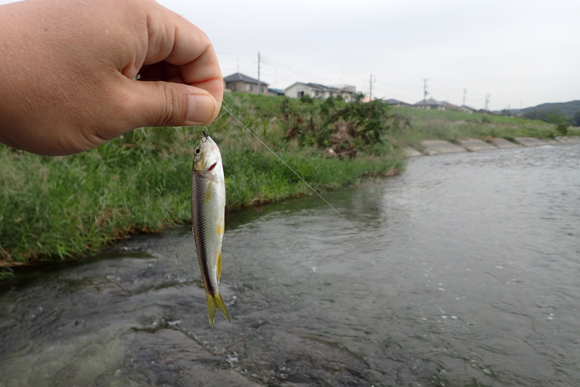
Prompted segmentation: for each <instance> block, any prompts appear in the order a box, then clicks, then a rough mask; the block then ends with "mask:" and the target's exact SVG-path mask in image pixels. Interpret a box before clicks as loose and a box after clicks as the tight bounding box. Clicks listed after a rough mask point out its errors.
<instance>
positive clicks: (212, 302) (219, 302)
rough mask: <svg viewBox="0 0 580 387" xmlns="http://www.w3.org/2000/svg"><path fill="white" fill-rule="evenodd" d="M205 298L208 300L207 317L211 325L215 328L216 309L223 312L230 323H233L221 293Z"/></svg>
mask: <svg viewBox="0 0 580 387" xmlns="http://www.w3.org/2000/svg"><path fill="white" fill-rule="evenodd" d="M205 297H206V299H207V316H208V317H209V325H211V326H212V327H213V322H214V319H215V310H216V307H217V308H218V309H219V310H221V311H222V313H223V314H224V316H226V318H227V319H228V321H229V322H232V321H231V320H230V315H229V314H228V311H227V309H226V305H225V304H224V300H223V299H222V295H221V294H220V293H217V294H216V295H215V296H212V295H210V294H207V293H206V294H205Z"/></svg>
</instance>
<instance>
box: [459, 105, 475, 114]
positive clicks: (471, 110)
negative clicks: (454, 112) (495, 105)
mask: <svg viewBox="0 0 580 387" xmlns="http://www.w3.org/2000/svg"><path fill="white" fill-rule="evenodd" d="M459 111H460V112H463V113H469V114H471V113H475V112H476V111H477V110H475V109H474V108H472V107H469V106H467V105H461V106H459Z"/></svg>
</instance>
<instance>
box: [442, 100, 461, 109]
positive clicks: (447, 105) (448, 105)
mask: <svg viewBox="0 0 580 387" xmlns="http://www.w3.org/2000/svg"><path fill="white" fill-rule="evenodd" d="M443 104H444V105H445V110H455V111H458V110H459V106H457V105H454V104H452V103H451V102H447V101H443Z"/></svg>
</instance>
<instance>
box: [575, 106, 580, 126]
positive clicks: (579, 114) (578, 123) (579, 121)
mask: <svg viewBox="0 0 580 387" xmlns="http://www.w3.org/2000/svg"><path fill="white" fill-rule="evenodd" d="M574 125H576V126H580V110H578V111H577V112H576V114H574Z"/></svg>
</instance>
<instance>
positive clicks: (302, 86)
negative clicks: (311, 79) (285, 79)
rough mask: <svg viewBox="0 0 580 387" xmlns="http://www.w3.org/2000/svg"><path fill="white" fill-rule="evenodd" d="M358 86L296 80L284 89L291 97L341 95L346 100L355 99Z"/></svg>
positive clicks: (286, 94)
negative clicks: (327, 84) (330, 84)
mask: <svg viewBox="0 0 580 387" xmlns="http://www.w3.org/2000/svg"><path fill="white" fill-rule="evenodd" d="M355 94H356V87H354V86H350V85H339V86H325V85H321V84H319V83H303V82H296V83H294V84H293V85H291V86H288V87H287V88H286V89H285V90H284V95H285V96H286V97H290V98H302V97H303V96H305V95H309V96H310V97H312V98H322V99H326V98H328V97H336V96H341V97H342V99H344V100H345V101H346V102H351V101H353V100H354V96H355Z"/></svg>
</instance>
